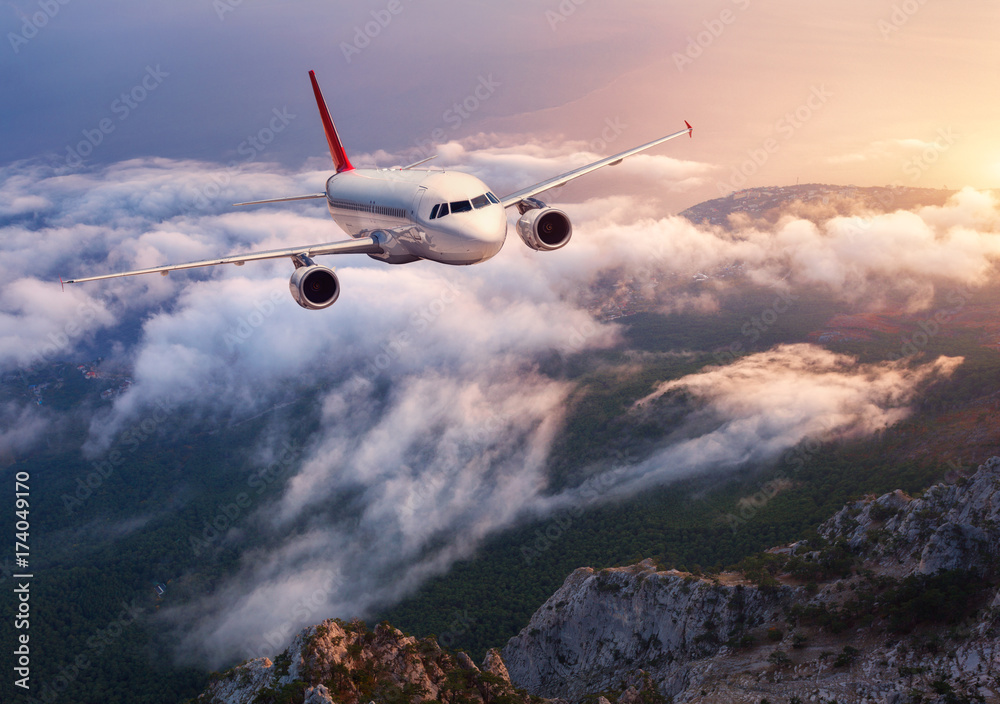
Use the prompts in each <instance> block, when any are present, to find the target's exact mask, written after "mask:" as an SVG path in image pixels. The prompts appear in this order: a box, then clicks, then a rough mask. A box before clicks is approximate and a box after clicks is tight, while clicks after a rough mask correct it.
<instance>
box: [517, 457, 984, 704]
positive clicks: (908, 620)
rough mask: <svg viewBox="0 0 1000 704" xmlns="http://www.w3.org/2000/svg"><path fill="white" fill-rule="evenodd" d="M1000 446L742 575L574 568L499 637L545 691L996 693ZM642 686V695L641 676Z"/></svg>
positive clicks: (798, 696)
mask: <svg viewBox="0 0 1000 704" xmlns="http://www.w3.org/2000/svg"><path fill="white" fill-rule="evenodd" d="M998 557H1000V458H997V457H995V458H993V459H991V460H989V461H988V462H987V463H986V464H985V465H983V466H981V467H980V468H979V469H978V471H977V472H976V473H975V474H974V475H973V476H971V477H968V478H959V479H958V481H957V482H955V483H953V484H937V485H935V486H933V487H931V488H930V489H928V490H927V491H926V492H925V493H924V495H923V496H922V497H921V498H913V497H910V496H907V495H906V494H905V493H903V492H901V491H895V492H891V493H888V494H885V495H883V496H881V497H878V498H874V497H870V498H866V499H864V500H861V501H858V502H855V503H852V504H850V505H848V506H846V507H844V508H843V509H842V510H840V511H839V512H838V513H837V514H836V515H835V516H833V517H832V518H831V519H829V520H828V521H826V522H825V523H824V524H823V525H822V526H821V527H820V529H819V531H818V535H816V536H815V537H814V538H812V539H809V540H807V541H800V542H798V543H794V544H792V545H789V546H785V547H781V548H774V549H772V550H770V551H768V552H767V553H766V554H765V555H762V556H760V557H758V558H754V559H751V560H746V561H744V563H743V567H744V569H743V571H742V572H740V573H722V574H718V575H712V576H696V575H692V574H689V573H680V572H677V571H674V570H670V571H658V570H657V569H656V567H655V565H654V564H653V563H652V561H649V560H647V561H645V562H641V563H639V564H637V565H632V566H630V567H625V568H619V569H611V570H600V571H595V570H592V569H589V568H583V569H578V570H576V571H575V572H574V573H573V574H572V575H570V576H569V578H568V579H567V580H566V582H565V583H564V584H563V586H562V587H561V588H560V589H559V590H558V591H557V592H556V593H555V594H553V596H552V597H551V598H550V599H549V600H548V601H547V602H546V603H545V604H544V605H543V606H542V607H541V608H540V609H539V610H538V611H537V612H536V613H535V614H534V616H533V617H532V619H531V621H530V623H529V624H528V626H527V627H526V628H525V629H524V630H523V631H521V633H520V634H518V635H517V636H516V637H515V638H512V639H511V640H510V642H508V644H507V645H506V647H504V648H503V651H502V654H503V657H504V660H505V662H506V664H507V667H508V669H509V672H510V676H511V679H512V681H513V682H514V683H515V684H517V685H519V686H522V687H524V688H525V689H526V690H527V691H529V692H531V693H533V694H537V695H540V696H543V697H550V698H552V697H561V698H566V699H570V700H573V701H579V700H581V699H582V698H583V697H584V696H585V695H588V694H596V693H607V694H609V699H611V700H614V697H615V695H617V694H619V693H621V692H623V691H624V692H628V691H629V683H630V682H631V683H635V682H639V683H642V682H645V683H646V690H647V693H648V694H649V695H651V696H656V695H660V696H669V697H673V698H674V701H677V702H681V701H685V702H687V701H689V702H748V703H750V702H753V703H756V702H758V701H763V700H767V701H790V702H795V701H800V702H801V701H806V700H808V701H818V702H833V701H839V702H845V701H851V702H854V701H858V702H861V701H871V702H875V701H879V702H889V703H891V704H901V703H902V702H917V701H941V702H963V701H967V702H972V701H998V700H1000V695H998V687H1000V591H998V590H997V578H998V576H1000V570H998V565H1000V561H998ZM635 691H639V692H641V691H642V687H641V686H640V687H639V688H638V689H636V688H635V687H634V685H633V694H634V692H635Z"/></svg>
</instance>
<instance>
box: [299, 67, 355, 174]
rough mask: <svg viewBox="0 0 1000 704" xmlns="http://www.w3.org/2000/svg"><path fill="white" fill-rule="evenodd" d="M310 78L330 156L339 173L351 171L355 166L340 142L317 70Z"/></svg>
mask: <svg viewBox="0 0 1000 704" xmlns="http://www.w3.org/2000/svg"><path fill="white" fill-rule="evenodd" d="M309 80H311V81H312V85H313V93H315V94H316V106H317V107H319V117H320V119H321V120H322V121H323V131H324V132H326V142H327V144H329V145H330V156H332V157H333V163H334V164H335V165H336V167H337V173H338V174H339V173H340V172H341V171H351V170H352V169H354V167H353V166H352V165H351V161H350V159H348V158H347V154H346V153H345V152H344V145H343V144H341V143H340V137H339V136H338V135H337V128H336V127H334V125H333V119H332V118H331V117H330V110H329V109H328V108H327V107H326V100H325V99H324V98H323V92H322V91H321V90H320V89H319V83H317V82H316V73H315V71H310V72H309Z"/></svg>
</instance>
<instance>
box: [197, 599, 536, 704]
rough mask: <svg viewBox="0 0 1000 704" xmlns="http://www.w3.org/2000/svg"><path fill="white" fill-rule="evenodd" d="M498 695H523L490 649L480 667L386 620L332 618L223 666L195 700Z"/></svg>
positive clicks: (340, 703) (325, 702)
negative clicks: (264, 652)
mask: <svg viewBox="0 0 1000 704" xmlns="http://www.w3.org/2000/svg"><path fill="white" fill-rule="evenodd" d="M435 700H436V701H462V702H466V703H467V704H476V703H477V702H487V703H488V702H495V701H502V702H505V703H506V704H521V703H522V702H523V703H527V702H529V701H530V700H531V698H530V697H529V696H528V695H527V694H526V693H525V692H523V691H515V689H514V687H513V686H512V685H511V683H510V679H509V677H508V676H507V670H506V668H505V667H504V663H503V660H502V659H501V658H500V656H499V654H498V653H497V652H496V651H495V650H491V651H490V652H489V653H488V654H487V656H486V660H485V662H484V663H483V667H482V669H480V668H479V667H477V666H476V665H475V663H473V662H472V660H471V659H470V658H469V657H468V656H467V655H466V654H465V653H455V654H452V653H447V652H445V651H443V650H442V649H441V648H440V647H439V646H438V644H437V642H436V641H435V640H434V639H433V638H427V639H424V640H418V639H416V638H413V637H411V636H406V635H404V634H403V633H402V632H400V631H398V630H397V629H395V628H392V627H390V626H387V625H379V626H377V627H376V628H375V630H374V631H370V630H368V629H367V628H366V626H365V625H364V623H362V622H353V623H349V624H348V623H343V622H342V621H339V620H337V619H331V620H329V621H324V622H323V623H321V624H319V625H317V626H310V627H309V628H305V629H303V630H302V631H301V632H300V633H299V634H298V635H297V636H296V637H295V639H294V640H293V641H292V643H291V645H289V646H288V648H287V649H286V650H285V651H284V652H282V653H281V654H280V655H278V656H277V657H276V658H275V659H274V661H271V660H270V659H269V658H258V659H256V660H251V661H249V662H245V663H243V664H242V665H239V666H238V667H235V668H233V669H231V670H228V671H227V672H225V673H224V674H222V675H220V676H219V677H218V678H217V679H215V680H214V681H213V682H212V683H211V685H210V686H209V687H208V690H207V691H206V692H205V693H204V694H202V695H201V696H199V697H198V698H197V699H196V700H195V701H196V702H198V703H199V704H272V703H273V704H277V703H278V702H282V703H285V702H288V703H291V702H296V703H304V704H332V703H333V702H336V703H337V704H357V703H358V702H368V701H379V702H401V703H402V702H419V701H435Z"/></svg>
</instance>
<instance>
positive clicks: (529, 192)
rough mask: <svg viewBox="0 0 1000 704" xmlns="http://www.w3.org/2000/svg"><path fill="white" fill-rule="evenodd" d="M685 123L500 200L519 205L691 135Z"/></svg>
mask: <svg viewBox="0 0 1000 704" xmlns="http://www.w3.org/2000/svg"><path fill="white" fill-rule="evenodd" d="M684 124H685V125H687V129H683V130H681V131H680V132H674V133H673V134H668V135H667V136H666V137H660V138H659V139H656V140H653V141H652V142H649V143H648V144H643V145H642V146H641V147H635V148H634V149H629V150H628V151H624V152H622V153H621V154H615V155H614V156H609V157H607V158H606V159H601V160H600V161H595V162H594V163H593V164H587V165H586V166H581V167H580V168H579V169H574V170H573V171H567V172H566V173H564V174H562V175H560V176H556V177H555V178H550V179H549V180H547V181H541V182H540V183H536V184H535V185H533V186H528V187H527V188H523V189H521V190H520V191H517V192H516V193H511V194H510V195H506V196H504V197H503V198H501V199H500V202H501V203H503V207H505V208H510V207H511V206H514V205H517V204H518V203H520V202H521V201H522V200H524V199H525V198H531V197H532V196H534V195H537V194H539V193H541V192H542V191H547V190H549V189H550V188H556V187H557V186H561V185H563V184H564V183H569V182H570V181H572V180H573V179H575V178H579V177H580V176H583V175H584V174H589V173H590V172H591V171H597V169H599V168H601V167H603V166H614V165H615V164H617V163H618V162H620V161H621V160H622V159H626V158H628V157H630V156H632V155H633V154H638V153H639V152H643V151H646V150H647V149H651V148H652V147H655V146H656V145H657V144H663V143H664V142H666V141H667V140H668V139H673V138H674V137H680V136H681V135H682V134H687V135H690V134H691V132H692V130H693V129H694V128H692V127H691V124H690V123H689V122H688V121H687V120H685V121H684Z"/></svg>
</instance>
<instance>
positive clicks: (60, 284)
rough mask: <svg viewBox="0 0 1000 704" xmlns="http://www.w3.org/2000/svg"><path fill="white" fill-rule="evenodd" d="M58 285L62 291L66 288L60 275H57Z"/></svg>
mask: <svg viewBox="0 0 1000 704" xmlns="http://www.w3.org/2000/svg"><path fill="white" fill-rule="evenodd" d="M59 286H60V287H61V288H62V290H63V291H65V290H66V282H65V281H63V280H62V277H61V276H60V277H59Z"/></svg>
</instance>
